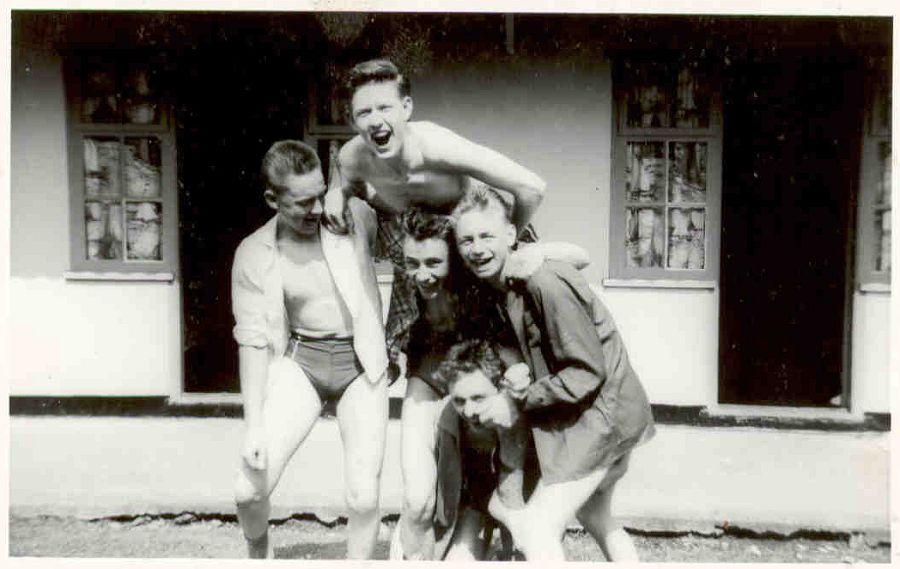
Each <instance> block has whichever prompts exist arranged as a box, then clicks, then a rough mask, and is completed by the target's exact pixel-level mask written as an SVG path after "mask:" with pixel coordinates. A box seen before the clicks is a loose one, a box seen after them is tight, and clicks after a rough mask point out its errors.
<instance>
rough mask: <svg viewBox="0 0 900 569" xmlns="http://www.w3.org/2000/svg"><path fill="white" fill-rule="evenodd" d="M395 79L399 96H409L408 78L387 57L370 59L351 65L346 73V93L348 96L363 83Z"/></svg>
mask: <svg viewBox="0 0 900 569" xmlns="http://www.w3.org/2000/svg"><path fill="white" fill-rule="evenodd" d="M386 81H396V82H397V90H398V91H399V92H400V96H401V97H407V96H409V92H410V85H409V79H408V78H407V77H406V75H404V74H403V73H401V72H400V69H399V68H397V66H396V65H394V63H393V62H392V61H390V60H389V59H370V60H369V61H363V62H362V63H358V64H356V65H355V66H353V69H351V70H350V72H349V73H348V74H347V85H346V87H347V93H348V94H349V96H350V97H352V96H353V93H355V92H356V90H357V89H359V88H360V87H362V86H363V85H368V84H369V83H382V82H386Z"/></svg>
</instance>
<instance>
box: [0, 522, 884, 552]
mask: <svg viewBox="0 0 900 569" xmlns="http://www.w3.org/2000/svg"><path fill="white" fill-rule="evenodd" d="M393 525H394V524H393V522H386V523H384V524H382V531H381V534H380V536H379V542H378V548H377V551H376V558H378V559H386V558H387V549H388V544H387V542H388V539H389V536H390V532H391V531H392V529H393ZM344 530H345V527H344V526H343V525H342V524H339V523H338V524H333V525H332V526H331V527H328V526H326V525H323V524H322V523H320V522H318V521H315V520H307V519H291V520H287V521H285V522H282V523H278V524H277V525H273V527H272V529H271V533H270V535H271V538H272V539H273V542H274V546H275V556H276V557H277V558H282V559H340V558H342V557H343V555H344V551H345V546H344ZM634 539H635V542H636V545H637V548H638V551H639V552H640V555H641V559H642V560H644V561H676V562H715V561H722V562H794V563H796V562H800V563H803V562H812V563H821V562H838V563H840V562H844V563H859V562H866V563H887V562H889V561H890V546H889V545H888V544H884V543H880V544H877V543H869V542H867V541H866V540H865V539H864V538H863V536H852V537H851V538H849V539H848V538H846V537H843V538H840V537H838V536H826V538H823V539H812V538H809V537H803V538H791V539H784V538H774V537H773V538H759V537H738V536H733V535H722V536H719V537H704V536H698V535H691V534H686V535H666V536H657V535H642V534H640V533H637V534H635V535H634ZM9 543H10V551H9V554H10V556H11V557H138V558H161V557H181V558H240V557H242V556H243V555H244V548H243V540H242V538H241V533H240V528H239V527H238V525H237V523H236V522H235V521H233V518H232V519H227V518H226V519H197V518H195V517H193V516H191V515H190V514H186V515H183V516H180V517H177V518H173V517H168V518H151V517H146V516H145V517H139V518H136V519H130V520H108V519H104V520H96V521H88V520H78V519H74V518H60V517H52V516H42V517H15V516H12V517H11V518H10V527H9ZM495 543H496V541H495ZM565 545H566V550H567V553H568V557H569V559H570V560H573V561H602V560H604V557H603V554H602V553H601V552H600V549H599V548H598V547H597V545H596V543H595V542H594V541H593V540H592V539H591V538H590V537H589V536H586V535H585V534H583V533H580V532H570V533H569V534H567V535H566V539H565Z"/></svg>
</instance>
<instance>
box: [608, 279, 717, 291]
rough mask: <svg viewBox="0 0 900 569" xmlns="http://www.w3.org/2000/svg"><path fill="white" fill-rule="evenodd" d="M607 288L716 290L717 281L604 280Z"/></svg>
mask: <svg viewBox="0 0 900 569" xmlns="http://www.w3.org/2000/svg"><path fill="white" fill-rule="evenodd" d="M602 283H603V286H604V287H606V288H688V289H706V290H715V289H716V286H717V285H716V281H697V280H684V281H681V280H672V279H664V280H649V279H603V281H602Z"/></svg>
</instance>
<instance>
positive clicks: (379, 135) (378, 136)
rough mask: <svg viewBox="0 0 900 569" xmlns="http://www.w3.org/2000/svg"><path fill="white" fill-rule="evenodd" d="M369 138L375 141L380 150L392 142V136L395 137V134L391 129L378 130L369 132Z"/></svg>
mask: <svg viewBox="0 0 900 569" xmlns="http://www.w3.org/2000/svg"><path fill="white" fill-rule="evenodd" d="M369 138H370V139H372V142H373V143H375V146H376V147H378V149H379V150H386V149H387V146H388V144H390V142H391V138H393V134H392V133H391V131H389V130H377V131H375V132H372V133H371V134H369Z"/></svg>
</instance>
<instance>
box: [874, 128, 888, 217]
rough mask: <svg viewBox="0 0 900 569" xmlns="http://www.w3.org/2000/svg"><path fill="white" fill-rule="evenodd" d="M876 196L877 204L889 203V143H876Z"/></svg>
mask: <svg viewBox="0 0 900 569" xmlns="http://www.w3.org/2000/svg"><path fill="white" fill-rule="evenodd" d="M878 174H879V176H878V192H877V195H878V198H877V200H878V201H877V202H876V203H877V204H879V205H887V206H890V205H891V143H890V142H882V143H881V144H879V145H878Z"/></svg>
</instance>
